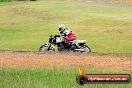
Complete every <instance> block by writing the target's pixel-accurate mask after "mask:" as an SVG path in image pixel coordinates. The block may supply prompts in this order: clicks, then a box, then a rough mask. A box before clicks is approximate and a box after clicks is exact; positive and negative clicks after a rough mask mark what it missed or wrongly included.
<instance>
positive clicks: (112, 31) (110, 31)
mask: <svg viewBox="0 0 132 88" xmlns="http://www.w3.org/2000/svg"><path fill="white" fill-rule="evenodd" d="M104 32H105V33H117V34H124V31H123V30H120V29H111V30H105V31H104Z"/></svg>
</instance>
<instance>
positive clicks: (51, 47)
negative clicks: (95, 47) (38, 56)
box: [39, 35, 91, 53]
mask: <svg viewBox="0 0 132 88" xmlns="http://www.w3.org/2000/svg"><path fill="white" fill-rule="evenodd" d="M60 40H61V38H60V35H54V36H50V38H49V43H47V44H43V45H41V47H40V48H39V51H42V52H43V51H73V52H86V53H90V52H91V49H90V47H89V46H88V45H86V40H73V41H68V42H67V43H60V42H59V41H60Z"/></svg>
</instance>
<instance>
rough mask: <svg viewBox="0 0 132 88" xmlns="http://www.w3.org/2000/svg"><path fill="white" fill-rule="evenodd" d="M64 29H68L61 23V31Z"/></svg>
mask: <svg viewBox="0 0 132 88" xmlns="http://www.w3.org/2000/svg"><path fill="white" fill-rule="evenodd" d="M64 29H66V27H65V25H64V24H61V25H59V31H60V32H62V31H63V30H64Z"/></svg>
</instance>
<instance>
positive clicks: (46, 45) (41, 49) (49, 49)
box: [39, 44, 55, 52]
mask: <svg viewBox="0 0 132 88" xmlns="http://www.w3.org/2000/svg"><path fill="white" fill-rule="evenodd" d="M39 51H40V52H44V51H55V49H54V47H52V46H50V45H49V44H44V45H42V46H40V48H39Z"/></svg>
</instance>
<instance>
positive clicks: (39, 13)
mask: <svg viewBox="0 0 132 88" xmlns="http://www.w3.org/2000/svg"><path fill="white" fill-rule="evenodd" d="M61 23H64V24H65V25H67V27H68V28H71V29H72V30H73V31H74V32H75V34H76V36H77V37H78V39H84V40H87V43H88V45H89V46H90V47H91V48H92V50H93V52H101V53H132V49H131V47H132V30H131V28H132V25H131V24H132V9H130V8H122V7H110V6H100V5H94V4H84V3H74V2H66V1H63V0H56V1H55V0H50V1H36V2H9V3H0V49H3V50H6V49H8V50H9V49H13V50H38V48H39V47H40V45H41V44H42V43H46V42H47V41H48V37H49V36H50V35H54V34H57V33H58V25H59V24H61Z"/></svg>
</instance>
